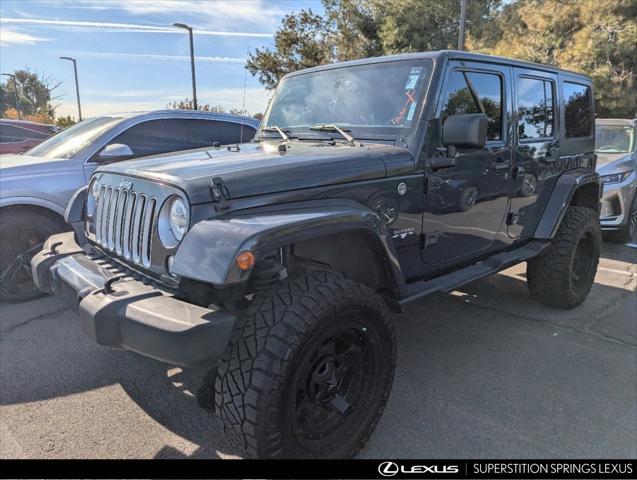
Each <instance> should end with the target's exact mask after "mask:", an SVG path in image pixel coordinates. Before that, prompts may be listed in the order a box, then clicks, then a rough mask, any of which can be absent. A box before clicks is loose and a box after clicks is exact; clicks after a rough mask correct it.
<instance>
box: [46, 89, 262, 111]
mask: <svg viewBox="0 0 637 480" xmlns="http://www.w3.org/2000/svg"><path fill="white" fill-rule="evenodd" d="M81 93H82V113H83V115H84V116H85V117H87V118H88V117H95V116H99V115H106V114H111V113H120V112H137V111H148V110H161V109H164V108H166V105H167V104H168V103H170V102H173V101H179V100H183V99H184V98H186V97H189V96H190V90H189V87H188V88H187V89H186V90H185V91H184V92H182V93H177V91H176V90H175V89H172V90H171V89H161V90H158V89H149V90H137V91H130V92H126V93H122V92H120V91H113V92H109V91H99V92H98V91H91V90H85V91H83V92H81ZM271 95H272V92H268V91H267V90H265V89H264V88H258V87H257V88H247V89H246V91H245V108H246V110H248V111H249V112H251V113H257V112H264V111H265V107H266V106H267V104H268V101H269V99H270V96H271ZM197 97H198V100H199V103H200V104H201V105H205V104H208V105H212V106H217V105H221V106H222V107H224V108H225V109H226V110H230V109H233V108H237V109H243V104H244V98H243V97H244V93H243V88H219V89H205V88H204V89H198V90H197ZM109 99H110V100H109ZM149 99H152V100H149ZM56 115H57V116H58V117H59V116H64V115H71V116H73V117H76V116H77V104H76V103H75V102H74V101H72V100H69V101H65V102H61V103H60V104H59V105H58V107H57V108H56Z"/></svg>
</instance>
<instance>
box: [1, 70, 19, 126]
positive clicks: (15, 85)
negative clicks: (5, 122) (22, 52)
mask: <svg viewBox="0 0 637 480" xmlns="http://www.w3.org/2000/svg"><path fill="white" fill-rule="evenodd" d="M2 75H4V76H6V77H11V78H12V79H13V95H14V96H15V111H16V112H17V113H18V120H21V117H20V102H18V83H17V82H16V80H15V75H13V74H12V73H3V74H2Z"/></svg>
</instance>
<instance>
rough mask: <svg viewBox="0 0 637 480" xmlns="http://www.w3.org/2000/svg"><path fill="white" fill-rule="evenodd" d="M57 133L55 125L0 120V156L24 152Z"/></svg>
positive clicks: (58, 129) (57, 128)
mask: <svg viewBox="0 0 637 480" xmlns="http://www.w3.org/2000/svg"><path fill="white" fill-rule="evenodd" d="M59 131H60V128H59V127H56V126H55V125H47V124H45V123H36V122H28V121H26V120H8V119H4V118H3V119H0V154H3V153H23V152H26V151H27V150H29V149H30V148H33V147H35V146H36V145H37V144H38V143H40V142H42V141H43V140H46V139H47V138H49V137H50V136H51V135H53V134H55V133H57V132H59Z"/></svg>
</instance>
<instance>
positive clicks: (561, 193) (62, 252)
mask: <svg viewBox="0 0 637 480" xmlns="http://www.w3.org/2000/svg"><path fill="white" fill-rule="evenodd" d="M522 98H523V99H524V101H521V99H522ZM594 134H595V131H594V104H593V92H592V86H591V80H590V78H588V77H586V76H583V75H579V74H576V73H571V72H567V71H564V70H558V69H556V68H553V67H548V66H543V65H537V64H531V63H525V62H520V61H515V60H510V59H506V58H500V57H490V56H486V55H478V54H472V53H466V52H456V51H445V52H432V53H418V54H407V55H397V56H390V57H379V58H371V59H365V60H357V61H353V62H346V63H341V64H334V65H326V66H322V67H317V68H312V69H308V70H304V71H299V72H295V73H291V74H289V75H287V76H286V77H285V78H284V79H283V80H281V82H280V83H279V85H278V87H277V90H276V92H275V94H274V97H273V99H272V101H271V103H270V105H269V107H268V109H267V111H266V113H265V116H264V119H263V121H262V124H261V127H260V130H259V132H258V133H257V141H256V142H253V143H250V144H242V145H238V146H234V147H231V148H227V149H211V148H204V149H200V150H194V151H191V152H188V153H186V154H166V155H162V156H160V157H151V158H147V159H142V160H138V161H134V162H127V163H123V164H113V165H106V166H104V167H101V168H100V169H99V170H98V171H97V172H95V174H94V175H93V176H92V177H91V180H90V184H89V186H88V187H86V188H82V189H80V190H78V192H77V193H76V194H75V196H74V198H73V200H72V201H71V202H70V204H69V207H68V209H67V213H66V214H67V220H68V221H69V222H71V223H72V225H73V227H74V230H75V236H74V234H73V233H67V234H60V235H54V236H52V237H51V238H50V239H49V240H48V241H47V242H46V244H45V246H44V249H43V250H42V251H41V252H40V253H38V254H37V255H36V256H35V257H34V258H33V261H32V268H33V272H34V278H35V279H36V282H37V284H38V286H39V287H40V288H41V289H42V290H43V291H46V292H52V291H55V292H57V293H59V294H60V295H63V296H64V297H65V298H66V299H67V300H68V302H69V305H70V306H71V307H72V308H73V309H74V310H76V311H78V312H79V322H80V324H81V326H82V329H83V330H84V332H85V333H86V334H87V335H89V336H90V337H92V338H93V339H94V340H95V341H96V342H97V343H99V344H101V345H108V346H113V347H123V348H126V349H129V350H132V351H135V352H138V353H141V354H143V355H147V356H150V357H152V358H155V359H158V360H162V361H166V362H170V363H172V364H177V365H182V366H188V365H194V364H202V363H204V364H208V365H209V367H210V368H211V370H210V373H209V375H208V376H207V377H206V378H205V380H204V384H203V385H202V387H201V389H200V391H199V393H198V398H199V402H200V403H201V404H202V405H204V406H206V407H208V408H214V411H215V413H216V414H217V415H218V416H219V418H220V419H221V421H222V422H223V425H224V431H225V433H226V435H227V436H228V438H229V439H230V440H231V441H232V442H234V443H235V444H237V445H239V446H240V447H242V448H244V449H245V450H246V451H247V453H248V454H249V455H250V456H256V457H327V458H333V457H350V456H353V455H355V454H356V453H357V452H358V451H359V450H360V448H361V447H362V446H363V445H364V443H365V442H366V440H367V439H368V438H369V436H370V435H371V433H372V431H373V429H374V427H375V426H376V424H377V422H378V420H379V418H380V416H381V414H382V411H383V408H384V406H385V403H386V401H387V398H388V397H389V394H390V391H391V386H392V381H393V377H394V368H395V363H396V337H395V334H394V327H393V325H392V321H391V319H390V317H389V315H388V311H393V312H400V311H401V309H402V307H403V305H405V304H406V303H409V302H412V301H414V300H417V299H420V298H422V297H425V296H427V295H430V294H433V293H436V292H449V291H452V290H454V289H456V288H458V287H461V286H462V285H464V284H466V283H468V282H470V281H472V280H475V279H478V278H480V277H484V276H486V275H491V274H494V273H496V272H498V271H500V270H502V269H505V268H507V267H509V266H511V265H514V264H517V263H520V262H527V280H528V286H529V289H530V292H531V294H532V295H533V296H534V297H535V298H536V299H538V300H539V301H540V302H543V303H545V304H547V305H549V306H551V307H554V308H573V307H575V306H577V305H579V304H581V303H582V302H583V301H584V299H585V298H586V296H587V295H588V293H589V291H590V289H591V285H592V283H593V279H594V276H595V272H596V270H597V264H598V260H599V254H600V243H601V232H600V226H599V198H600V190H601V185H600V181H599V175H597V173H595V153H594ZM526 172H534V175H535V176H536V178H537V182H536V186H535V188H534V190H533V191H532V192H530V191H529V192H527V193H528V194H526V195H519V193H518V191H517V188H518V183H517V182H519V179H520V178H521V176H523V175H524V174H525V173H526ZM461 182H465V183H466V184H472V185H475V186H476V188H477V192H476V195H475V199H469V200H468V201H462V202H461V201H460V200H459V198H458V192H461V191H462V189H461V188H458V187H453V188H448V185H451V184H454V185H456V184H459V183H461ZM481 190H484V192H483V193H481ZM440 205H447V206H450V207H449V208H439V206H440ZM422 387H423V388H426V385H423V386H422Z"/></svg>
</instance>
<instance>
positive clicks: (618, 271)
mask: <svg viewBox="0 0 637 480" xmlns="http://www.w3.org/2000/svg"><path fill="white" fill-rule="evenodd" d="M597 270H604V271H605V272H611V273H619V274H620V275H626V276H628V277H632V276H633V275H635V274H634V273H633V272H627V271H626V270H616V269H614V268H606V267H597Z"/></svg>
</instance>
